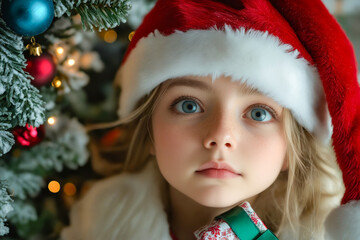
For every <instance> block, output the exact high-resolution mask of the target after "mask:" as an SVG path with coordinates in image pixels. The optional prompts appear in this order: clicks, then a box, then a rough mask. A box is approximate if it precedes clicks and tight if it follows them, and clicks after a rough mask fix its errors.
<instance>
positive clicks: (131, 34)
mask: <svg viewBox="0 0 360 240" xmlns="http://www.w3.org/2000/svg"><path fill="white" fill-rule="evenodd" d="M134 35H135V31H132V32H131V33H130V34H129V36H128V38H129V41H130V42H131V40H132V38H133V37H134Z"/></svg>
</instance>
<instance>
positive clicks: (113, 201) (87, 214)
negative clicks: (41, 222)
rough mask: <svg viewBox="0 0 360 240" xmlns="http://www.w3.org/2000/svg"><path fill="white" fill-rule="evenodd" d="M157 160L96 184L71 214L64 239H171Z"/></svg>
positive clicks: (63, 235)
mask: <svg viewBox="0 0 360 240" xmlns="http://www.w3.org/2000/svg"><path fill="white" fill-rule="evenodd" d="M159 176H160V173H159V172H158V171H157V168H156V167H155V163H149V164H148V166H147V167H146V168H145V169H144V170H143V171H142V172H140V173H137V174H128V173H127V174H120V175H117V176H114V177H111V178H109V179H105V180H102V181H100V182H98V183H96V184H95V185H94V186H93V187H92V188H91V189H90V191H89V192H88V193H87V194H86V195H85V196H84V198H83V199H82V200H81V201H79V202H78V203H76V204H75V205H74V206H73V208H72V210H71V213H70V223H71V225H70V226H69V227H67V228H65V229H64V230H63V231H62V233H61V239H62V240H82V239H83V240H85V239H86V240H104V239H106V240H118V239H159V240H171V237H170V234H169V224H168V222H167V216H166V213H165V211H164V209H163V203H162V202H161V197H160V191H161V182H160V181H161V179H160V177H159Z"/></svg>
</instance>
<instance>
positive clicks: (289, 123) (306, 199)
mask: <svg viewBox="0 0 360 240" xmlns="http://www.w3.org/2000/svg"><path fill="white" fill-rule="evenodd" d="M283 122H284V131H285V135H286V138H287V143H288V148H287V159H286V160H287V161H288V170H287V171H285V172H281V173H280V175H279V176H278V178H277V180H276V181H275V182H274V183H273V184H272V186H271V187H269V188H268V189H266V190H265V191H264V192H263V193H261V194H260V195H259V196H258V198H257V200H256V201H255V203H254V204H253V207H254V209H255V211H256V212H257V213H258V214H259V216H260V218H261V219H262V220H263V221H264V223H265V224H266V225H267V226H268V227H269V228H270V229H271V230H272V231H274V232H275V233H276V234H277V235H278V236H279V237H281V238H283V239H289V238H290V236H291V239H294V240H296V239H323V231H324V228H323V224H324V221H325V219H326V217H327V215H328V213H329V212H330V211H331V209H332V208H334V207H335V206H337V205H338V204H339V203H340V199H341V196H342V195H343V192H344V187H343V183H342V180H341V171H340V169H339V167H338V165H337V163H336V157H335V154H334V151H333V148H332V147H331V145H324V144H322V143H321V142H319V141H318V140H317V139H315V138H314V137H313V136H312V135H311V134H310V133H309V132H308V131H307V130H306V129H304V128H303V127H302V126H301V125H300V124H299V123H297V121H296V120H295V118H294V117H293V116H292V114H291V112H290V111H289V110H287V109H284V114H283Z"/></svg>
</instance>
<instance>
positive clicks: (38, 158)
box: [12, 117, 89, 172]
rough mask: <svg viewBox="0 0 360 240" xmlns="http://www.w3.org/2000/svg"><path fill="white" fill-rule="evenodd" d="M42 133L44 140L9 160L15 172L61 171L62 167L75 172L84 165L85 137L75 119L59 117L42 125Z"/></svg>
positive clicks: (85, 154)
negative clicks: (44, 126)
mask: <svg viewBox="0 0 360 240" xmlns="http://www.w3.org/2000/svg"><path fill="white" fill-rule="evenodd" d="M45 132H46V140H44V141H43V142H42V143H40V144H39V145H36V146H34V147H32V148H30V149H28V150H27V151H23V152H21V154H20V155H19V156H18V157H13V158H12V164H13V165H15V166H17V169H18V170H21V171H36V170H39V169H41V170H43V171H46V172H49V171H52V170H56V171H57V172H61V171H62V170H63V168H64V166H66V167H68V168H70V169H76V168H78V167H79V166H83V165H84V164H85V163H86V161H87V160H88V157H89V153H88V150H87V146H86V145H87V143H88V136H87V134H86V132H85V130H84V128H83V127H82V125H81V124H80V123H79V122H78V121H77V120H76V119H68V118H66V117H59V118H58V119H57V123H56V124H55V125H53V126H46V131H45ZM29 159H31V161H29Z"/></svg>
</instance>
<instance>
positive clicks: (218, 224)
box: [194, 202, 278, 240]
mask: <svg viewBox="0 0 360 240" xmlns="http://www.w3.org/2000/svg"><path fill="white" fill-rule="evenodd" d="M194 235H195V237H196V238H197V239H198V240H275V239H278V238H277V237H276V236H275V235H274V234H273V233H272V232H271V231H270V230H269V229H268V228H267V227H266V226H265V224H264V223H263V222H262V221H261V219H260V218H259V217H258V216H257V214H256V213H255V211H254V210H253V209H252V208H251V206H250V204H249V203H248V202H244V203H242V204H241V205H240V206H237V207H235V208H232V209H231V210H229V211H227V212H225V213H223V214H221V215H220V216H218V217H216V218H215V220H214V221H213V222H212V223H210V224H209V225H206V226H204V227H202V228H200V229H198V230H197V231H196V232H195V233H194Z"/></svg>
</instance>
